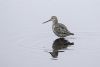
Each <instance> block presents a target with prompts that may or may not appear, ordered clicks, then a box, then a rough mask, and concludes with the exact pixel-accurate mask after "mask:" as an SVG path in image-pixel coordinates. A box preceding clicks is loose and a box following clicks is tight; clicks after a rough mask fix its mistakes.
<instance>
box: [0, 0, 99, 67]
mask: <svg viewBox="0 0 100 67" xmlns="http://www.w3.org/2000/svg"><path fill="white" fill-rule="evenodd" d="M53 15H55V16H57V17H58V19H59V22H61V23H63V24H65V25H66V26H67V27H68V29H69V30H70V31H71V32H73V33H75V36H71V37H72V39H71V37H69V38H68V39H69V41H72V42H74V43H75V45H74V46H72V47H69V49H72V50H68V51H67V50H66V51H65V52H64V53H61V54H59V58H58V60H52V59H51V58H52V57H51V55H50V54H49V53H48V51H50V50H52V48H51V47H52V43H53V41H54V40H55V39H57V38H58V37H57V36H55V35H54V34H53V32H52V29H51V26H52V23H51V22H50V23H47V24H42V22H44V21H46V20H48V19H50V17H51V16H53ZM99 29H100V0H0V67H100V30H99ZM73 38H74V39H73Z"/></svg>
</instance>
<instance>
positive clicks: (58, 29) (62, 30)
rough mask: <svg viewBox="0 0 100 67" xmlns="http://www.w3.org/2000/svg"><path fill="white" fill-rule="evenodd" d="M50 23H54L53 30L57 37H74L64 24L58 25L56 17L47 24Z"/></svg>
mask: <svg viewBox="0 0 100 67" xmlns="http://www.w3.org/2000/svg"><path fill="white" fill-rule="evenodd" d="M49 21H52V22H53V25H52V30H53V32H54V33H55V35H57V36H58V37H66V36H69V35H74V34H73V33H71V32H70V31H68V29H67V27H66V26H65V25H64V24H62V23H58V19H57V17H56V16H52V17H51V19H50V20H48V21H46V22H49ZM46 22H44V23H46Z"/></svg>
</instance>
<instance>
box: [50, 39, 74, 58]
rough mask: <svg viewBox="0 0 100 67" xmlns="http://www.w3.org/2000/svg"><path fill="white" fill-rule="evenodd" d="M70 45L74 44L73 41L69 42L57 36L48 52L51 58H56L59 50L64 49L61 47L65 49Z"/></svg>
mask: <svg viewBox="0 0 100 67" xmlns="http://www.w3.org/2000/svg"><path fill="white" fill-rule="evenodd" d="M71 45H74V43H73V42H72V43H71V42H69V41H68V40H66V39H65V38H58V39H56V40H55V41H54V43H53V45H52V49H53V51H52V52H49V53H50V54H51V56H52V57H53V58H57V57H58V53H59V52H64V51H61V50H62V49H66V48H67V47H68V46H71Z"/></svg>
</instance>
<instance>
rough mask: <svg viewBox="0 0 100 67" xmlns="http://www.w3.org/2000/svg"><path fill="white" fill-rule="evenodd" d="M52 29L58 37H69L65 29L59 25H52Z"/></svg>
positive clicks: (62, 25)
mask: <svg viewBox="0 0 100 67" xmlns="http://www.w3.org/2000/svg"><path fill="white" fill-rule="evenodd" d="M52 29H53V32H54V33H55V34H56V35H57V36H58V37H66V36H69V35H71V34H70V32H69V31H68V29H67V27H66V26H65V25H64V24H61V23H57V24H53V26H52Z"/></svg>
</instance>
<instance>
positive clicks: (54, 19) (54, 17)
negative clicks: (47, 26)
mask: <svg viewBox="0 0 100 67" xmlns="http://www.w3.org/2000/svg"><path fill="white" fill-rule="evenodd" d="M49 21H57V17H56V16H52V17H51V19H49V20H48V21H45V22H43V23H47V22H49ZM57 22H58V21H57Z"/></svg>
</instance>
